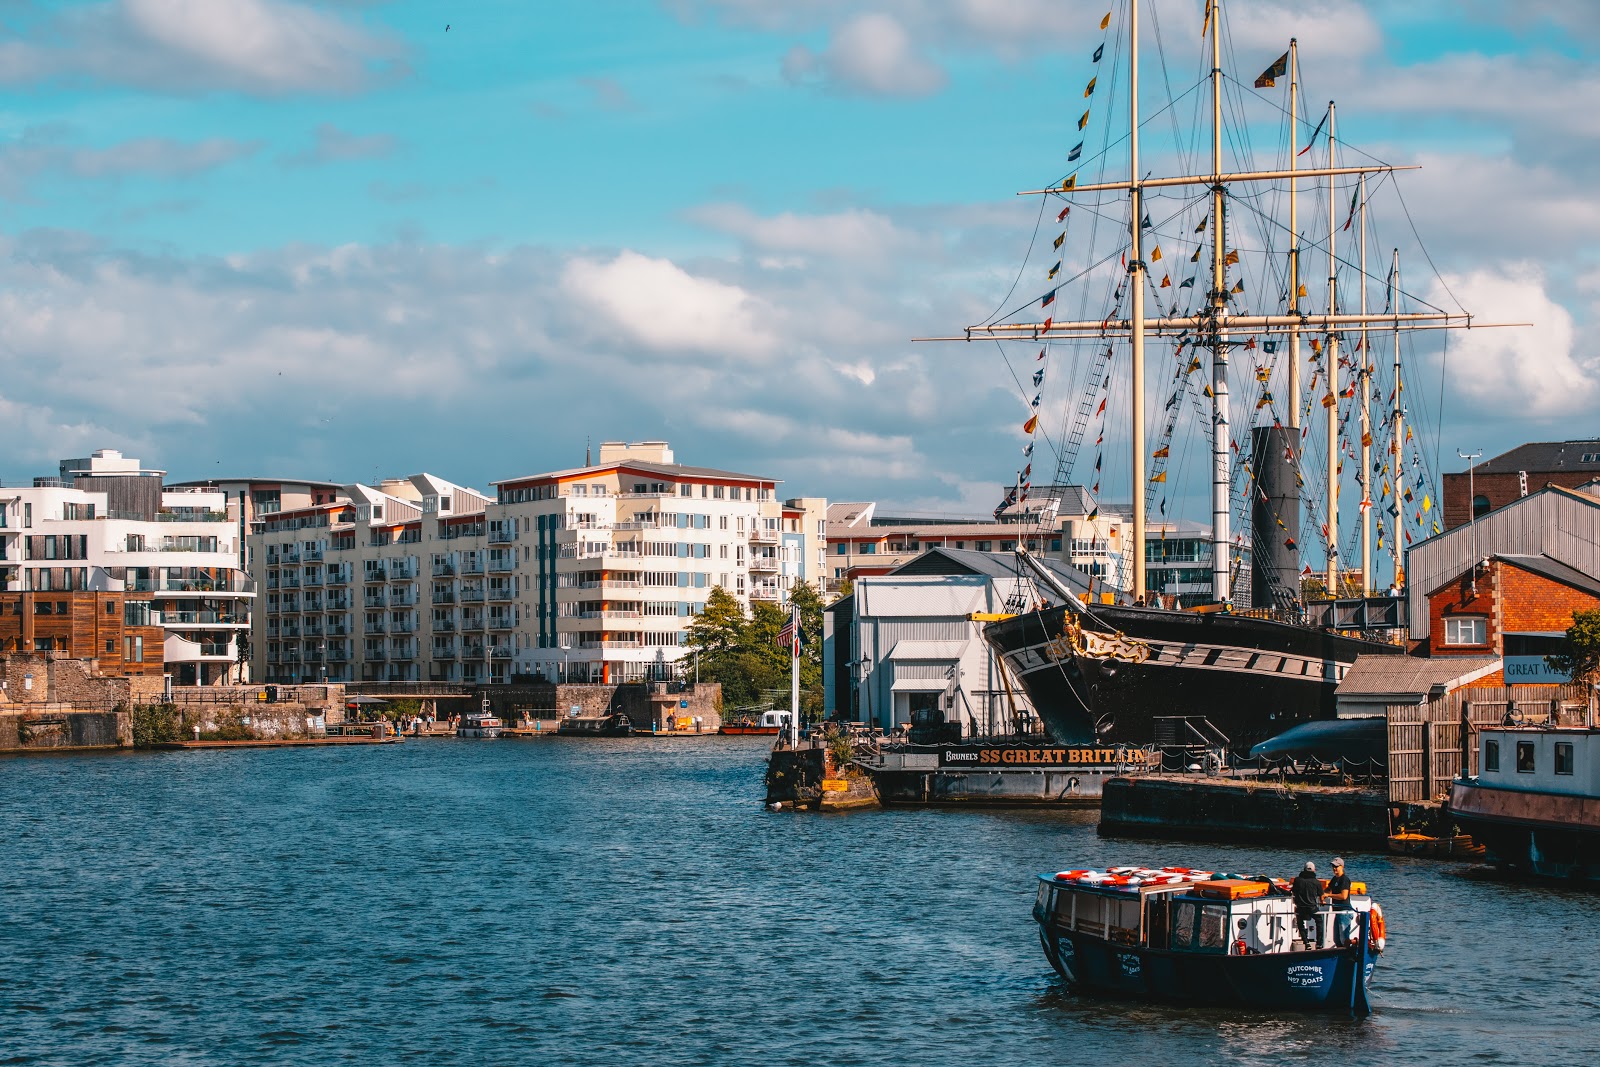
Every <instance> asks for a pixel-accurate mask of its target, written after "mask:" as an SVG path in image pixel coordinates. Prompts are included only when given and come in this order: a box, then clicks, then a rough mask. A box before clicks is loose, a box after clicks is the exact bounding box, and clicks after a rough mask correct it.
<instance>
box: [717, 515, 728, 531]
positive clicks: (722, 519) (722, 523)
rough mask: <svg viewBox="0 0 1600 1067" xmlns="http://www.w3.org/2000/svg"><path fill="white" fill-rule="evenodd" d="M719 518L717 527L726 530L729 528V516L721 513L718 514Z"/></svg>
mask: <svg viewBox="0 0 1600 1067" xmlns="http://www.w3.org/2000/svg"><path fill="white" fill-rule="evenodd" d="M717 519H718V522H717V528H718V529H721V530H726V529H727V528H728V516H726V515H719V516H717Z"/></svg>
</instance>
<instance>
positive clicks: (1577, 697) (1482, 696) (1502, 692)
mask: <svg viewBox="0 0 1600 1067" xmlns="http://www.w3.org/2000/svg"><path fill="white" fill-rule="evenodd" d="M1587 709H1588V692H1587V689H1586V688H1585V687H1584V686H1582V685H1562V686H1554V685H1512V686H1488V687H1478V688H1474V689H1458V690H1456V691H1455V692H1453V693H1446V694H1445V695H1444V696H1442V697H1440V698H1438V699H1437V700H1430V701H1428V702H1427V703H1424V704H1417V705H1390V706H1389V707H1388V708H1387V709H1385V710H1386V712H1387V715H1388V719H1389V800H1390V802H1392V803H1393V802H1410V803H1420V802H1425V801H1430V800H1435V799H1437V798H1439V797H1441V796H1444V795H1445V794H1447V793H1449V792H1450V783H1451V781H1452V780H1453V779H1455V778H1456V777H1458V776H1459V775H1460V774H1461V773H1462V766H1463V764H1464V765H1465V766H1466V773H1467V774H1468V775H1469V776H1471V775H1475V774H1477V773H1478V731H1479V730H1480V729H1482V728H1483V727H1485V726H1499V725H1501V724H1503V723H1505V722H1507V721H1508V719H1509V720H1510V721H1511V722H1513V723H1519V724H1527V723H1546V722H1552V723H1577V722H1582V721H1583V718H1584V715H1585V713H1586V711H1587Z"/></svg>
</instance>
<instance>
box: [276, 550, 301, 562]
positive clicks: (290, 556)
mask: <svg viewBox="0 0 1600 1067" xmlns="http://www.w3.org/2000/svg"><path fill="white" fill-rule="evenodd" d="M278 558H279V559H281V560H282V561H283V562H285V563H299V562H300V550H299V549H298V548H285V549H283V550H281V551H280V552H279V553H278Z"/></svg>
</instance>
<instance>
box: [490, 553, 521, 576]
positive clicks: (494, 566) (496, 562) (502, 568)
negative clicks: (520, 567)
mask: <svg viewBox="0 0 1600 1067" xmlns="http://www.w3.org/2000/svg"><path fill="white" fill-rule="evenodd" d="M516 569H517V561H516V560H515V559H514V558H511V557H507V556H501V557H498V558H496V559H491V560H490V561H489V572H490V573H491V574H505V573H506V572H508V571H514V570H516Z"/></svg>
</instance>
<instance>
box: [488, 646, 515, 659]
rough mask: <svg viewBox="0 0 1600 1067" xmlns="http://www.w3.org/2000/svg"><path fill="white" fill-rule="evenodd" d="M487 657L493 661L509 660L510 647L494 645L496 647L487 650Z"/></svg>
mask: <svg viewBox="0 0 1600 1067" xmlns="http://www.w3.org/2000/svg"><path fill="white" fill-rule="evenodd" d="M489 655H490V657H491V658H493V659H510V658H511V646H510V645H496V646H494V647H493V648H491V649H490V650H489Z"/></svg>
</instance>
